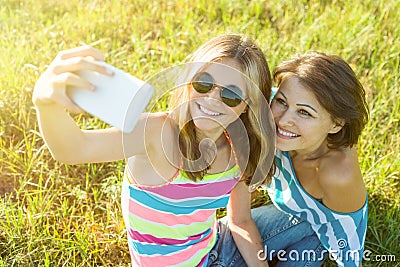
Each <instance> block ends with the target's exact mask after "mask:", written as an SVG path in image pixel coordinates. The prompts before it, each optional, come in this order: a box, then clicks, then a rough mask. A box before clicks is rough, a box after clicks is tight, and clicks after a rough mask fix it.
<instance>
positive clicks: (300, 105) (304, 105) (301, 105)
mask: <svg viewBox="0 0 400 267" xmlns="http://www.w3.org/2000/svg"><path fill="white" fill-rule="evenodd" d="M296 105H297V106H299V107H308V108H310V109H312V110H314V112H315V113H318V111H317V110H316V109H315V108H313V107H312V106H310V105H307V104H296Z"/></svg>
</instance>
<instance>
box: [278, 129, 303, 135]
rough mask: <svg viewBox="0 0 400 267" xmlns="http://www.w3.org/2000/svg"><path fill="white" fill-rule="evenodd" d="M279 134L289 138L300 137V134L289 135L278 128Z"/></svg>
mask: <svg viewBox="0 0 400 267" xmlns="http://www.w3.org/2000/svg"><path fill="white" fill-rule="evenodd" d="M278 132H279V133H280V134H281V135H283V136H288V137H297V136H299V135H298V134H294V133H288V132H285V131H283V130H282V129H281V128H278Z"/></svg>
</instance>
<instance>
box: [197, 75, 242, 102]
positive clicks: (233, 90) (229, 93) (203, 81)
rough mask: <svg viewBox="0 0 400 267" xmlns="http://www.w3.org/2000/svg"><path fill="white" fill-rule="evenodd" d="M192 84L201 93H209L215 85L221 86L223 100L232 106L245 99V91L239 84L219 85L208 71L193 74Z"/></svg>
mask: <svg viewBox="0 0 400 267" xmlns="http://www.w3.org/2000/svg"><path fill="white" fill-rule="evenodd" d="M190 84H191V85H192V86H193V88H194V90H196V92H198V93H200V94H205V93H208V92H210V91H211V90H212V89H214V87H217V88H219V89H220V96H221V99H222V102H224V103H225V104H226V105H228V106H230V107H236V106H237V105H239V104H240V103H241V102H242V101H243V92H242V90H241V89H240V88H239V87H238V86H236V85H227V86H221V85H217V84H216V83H215V81H214V78H213V77H212V76H211V75H210V74H209V73H207V72H198V73H196V74H195V75H194V76H193V78H192V80H191V82H190Z"/></svg>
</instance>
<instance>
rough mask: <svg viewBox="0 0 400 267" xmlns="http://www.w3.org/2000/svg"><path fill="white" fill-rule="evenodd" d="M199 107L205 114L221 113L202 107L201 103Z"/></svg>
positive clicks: (214, 114) (215, 114)
mask: <svg viewBox="0 0 400 267" xmlns="http://www.w3.org/2000/svg"><path fill="white" fill-rule="evenodd" d="M199 107H200V110H201V111H202V112H204V113H205V114H207V115H210V116H218V115H221V113H218V112H214V111H211V110H208V109H206V108H205V107H203V106H202V105H199Z"/></svg>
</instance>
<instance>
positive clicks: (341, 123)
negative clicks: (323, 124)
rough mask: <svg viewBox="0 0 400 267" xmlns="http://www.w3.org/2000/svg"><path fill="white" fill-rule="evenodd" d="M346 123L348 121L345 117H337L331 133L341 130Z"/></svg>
mask: <svg viewBox="0 0 400 267" xmlns="http://www.w3.org/2000/svg"><path fill="white" fill-rule="evenodd" d="M345 123H346V121H345V120H344V119H337V120H336V122H335V124H334V125H333V126H332V129H331V130H330V132H329V133H330V134H335V133H337V132H339V131H340V130H341V129H342V128H343V126H344V125H345Z"/></svg>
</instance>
